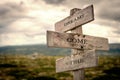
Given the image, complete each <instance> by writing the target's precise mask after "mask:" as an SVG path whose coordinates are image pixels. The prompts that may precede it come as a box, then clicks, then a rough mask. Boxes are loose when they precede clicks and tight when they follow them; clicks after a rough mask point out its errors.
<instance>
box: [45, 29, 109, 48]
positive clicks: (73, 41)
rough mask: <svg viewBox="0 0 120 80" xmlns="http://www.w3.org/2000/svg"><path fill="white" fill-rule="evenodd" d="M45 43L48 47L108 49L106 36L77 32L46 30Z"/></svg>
mask: <svg viewBox="0 0 120 80" xmlns="http://www.w3.org/2000/svg"><path fill="white" fill-rule="evenodd" d="M47 45H48V46H49V47H62V48H72V49H93V48H95V49H96V50H108V49H109V45H108V39H107V38H101V37H93V36H89V35H81V34H77V33H59V32H53V31H47Z"/></svg>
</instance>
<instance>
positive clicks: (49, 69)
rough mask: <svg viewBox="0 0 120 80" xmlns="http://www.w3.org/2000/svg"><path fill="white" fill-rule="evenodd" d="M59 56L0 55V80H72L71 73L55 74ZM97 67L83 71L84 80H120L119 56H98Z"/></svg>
mask: <svg viewBox="0 0 120 80" xmlns="http://www.w3.org/2000/svg"><path fill="white" fill-rule="evenodd" d="M60 57H61V56H44V55H37V56H33V55H1V56H0V80H73V76H72V71H71V72H62V73H56V72H55V61H56V59H58V58H60ZM98 63H99V65H98V66H96V67H93V68H88V69H85V80H120V76H119V74H120V56H99V62H98Z"/></svg>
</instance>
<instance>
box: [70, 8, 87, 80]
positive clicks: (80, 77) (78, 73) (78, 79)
mask: <svg viewBox="0 0 120 80" xmlns="http://www.w3.org/2000/svg"><path fill="white" fill-rule="evenodd" d="M78 10H80V9H78V8H74V9H72V10H71V11H70V16H71V15H73V14H74V13H75V12H76V11H78ZM71 32H72V33H80V34H82V26H79V27H77V28H75V29H73V30H71ZM83 51H84V50H78V49H72V54H73V55H75V54H77V53H78V52H79V53H84V52H83ZM84 75H85V71H84V69H79V70H74V71H73V79H74V80H84Z"/></svg>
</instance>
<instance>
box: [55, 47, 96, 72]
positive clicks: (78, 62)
mask: <svg viewBox="0 0 120 80" xmlns="http://www.w3.org/2000/svg"><path fill="white" fill-rule="evenodd" d="M97 62H98V57H97V55H96V53H95V49H93V50H85V51H84V53H82V54H81V53H79V51H78V53H76V55H71V56H67V57H64V58H60V59H57V60H56V72H64V71H71V70H77V69H81V68H88V67H95V66H97V65H98V63H97Z"/></svg>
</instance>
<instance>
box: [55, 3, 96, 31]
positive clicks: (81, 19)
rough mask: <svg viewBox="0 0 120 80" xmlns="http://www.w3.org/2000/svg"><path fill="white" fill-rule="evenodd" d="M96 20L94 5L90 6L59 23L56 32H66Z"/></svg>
mask: <svg viewBox="0 0 120 80" xmlns="http://www.w3.org/2000/svg"><path fill="white" fill-rule="evenodd" d="M93 20H94V11H93V5H90V6H88V7H86V8H84V9H82V10H78V11H76V12H75V13H74V14H73V15H71V16H68V17H67V18H65V19H63V20H61V21H59V22H57V23H56V24H55V31H58V32H66V31H68V30H71V29H73V28H76V27H78V26H80V25H83V24H85V23H88V22H90V21H93Z"/></svg>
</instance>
